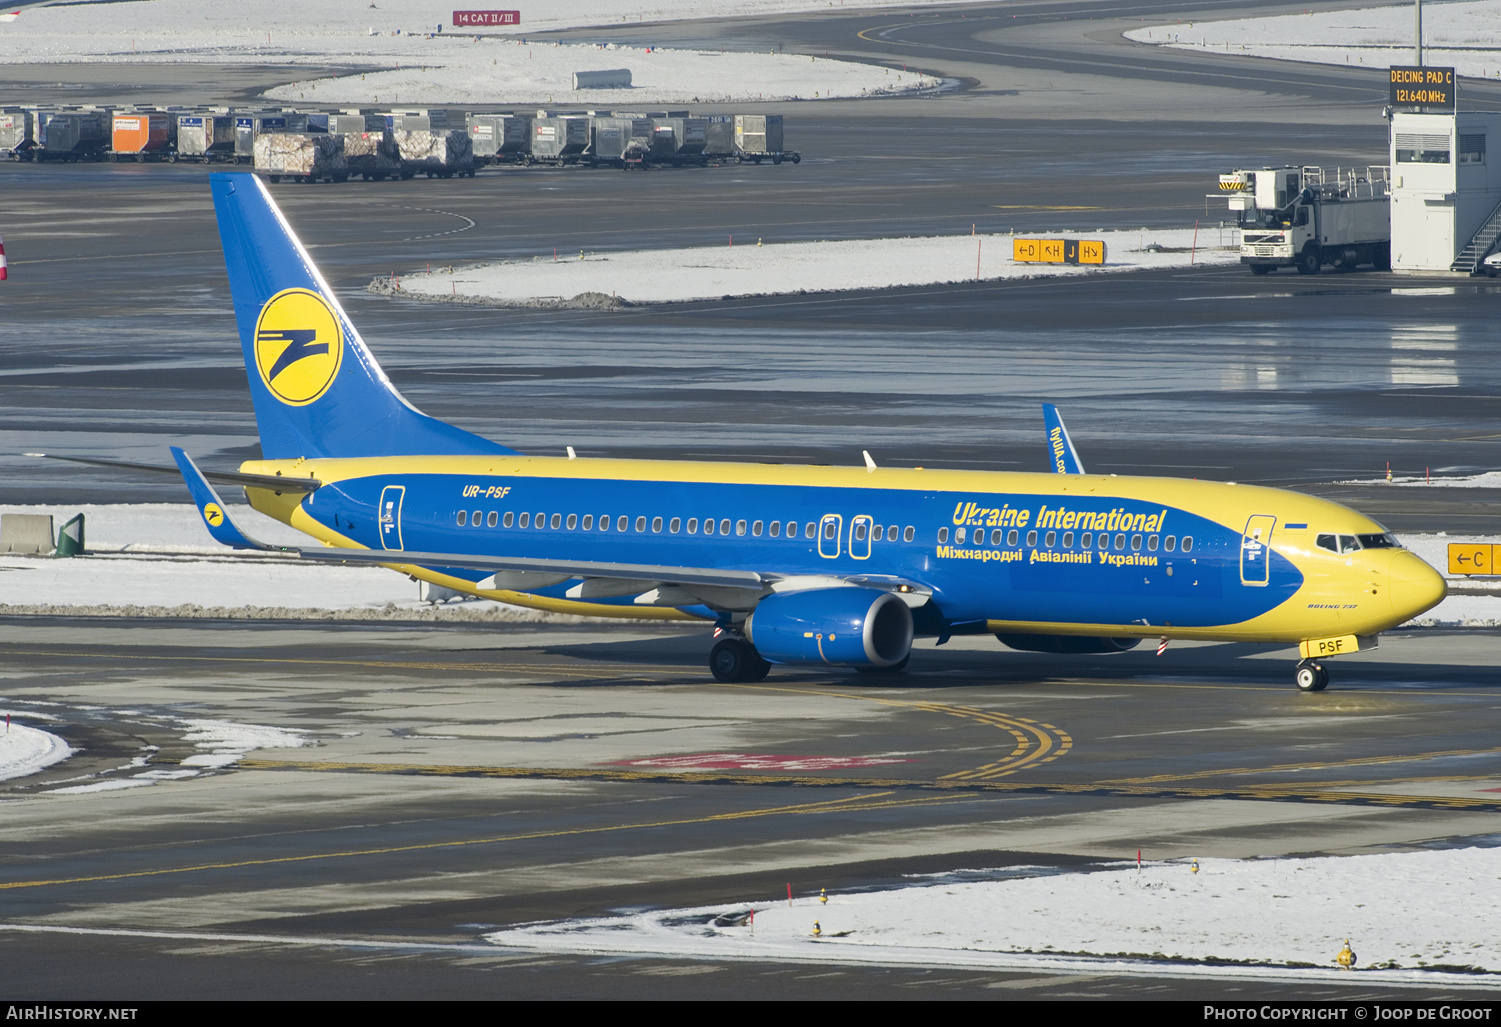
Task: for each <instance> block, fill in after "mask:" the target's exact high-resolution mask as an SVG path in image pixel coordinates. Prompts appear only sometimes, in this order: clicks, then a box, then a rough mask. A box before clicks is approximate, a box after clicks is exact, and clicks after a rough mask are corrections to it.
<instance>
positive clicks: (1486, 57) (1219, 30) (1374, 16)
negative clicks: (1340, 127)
mask: <svg viewBox="0 0 1501 1027" xmlns="http://www.w3.org/2000/svg"><path fill="white" fill-rule="evenodd" d="M1412 28H1413V26H1412V4H1410V3H1404V4H1398V5H1393V6H1390V7H1372V8H1365V9H1362V10H1353V11H1344V10H1341V11H1324V12H1320V13H1317V14H1306V13H1305V14H1289V15H1283V16H1281V17H1276V18H1244V19H1241V20H1239V21H1201V22H1175V23H1173V24H1169V25H1155V26H1153V27H1151V28H1140V29H1133V30H1132V31H1130V32H1127V33H1126V38H1127V39H1131V40H1134V41H1136V42H1138V43H1152V44H1155V45H1158V46H1171V47H1176V48H1178V49H1182V50H1200V51H1204V52H1208V53H1228V54H1236V55H1240V56H1253V57H1274V58H1277V59H1279V60H1287V61H1310V62H1313V63H1316V64H1347V65H1352V66H1355V67H1360V66H1366V67H1369V68H1370V69H1371V71H1372V73H1373V74H1380V75H1382V76H1383V80H1384V77H1385V74H1386V69H1387V68H1388V67H1389V66H1390V65H1393V64H1411V63H1412V43H1413V38H1412ZM1498 37H1501V4H1497V3H1496V2H1495V0H1474V2H1470V3H1428V4H1424V5H1423V63H1424V64H1428V65H1434V66H1438V67H1448V66H1453V67H1454V69H1455V71H1456V72H1457V73H1458V74H1460V75H1468V76H1472V77H1476V78H1501V49H1498V48H1497V47H1496V40H1497V38H1498Z"/></svg>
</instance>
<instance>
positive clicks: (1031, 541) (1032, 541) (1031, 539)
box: [1027, 531, 1037, 546]
mask: <svg viewBox="0 0 1501 1027" xmlns="http://www.w3.org/2000/svg"><path fill="white" fill-rule="evenodd" d="M1027 545H1028V546H1035V545H1037V532H1035V531H1029V532H1027Z"/></svg>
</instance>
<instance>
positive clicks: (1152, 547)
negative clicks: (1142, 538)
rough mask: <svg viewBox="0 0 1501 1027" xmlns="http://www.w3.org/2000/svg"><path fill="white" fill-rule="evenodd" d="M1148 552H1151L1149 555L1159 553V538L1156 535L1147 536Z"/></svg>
mask: <svg viewBox="0 0 1501 1027" xmlns="http://www.w3.org/2000/svg"><path fill="white" fill-rule="evenodd" d="M1147 552H1149V553H1155V552H1157V536H1156V535H1148V536H1147Z"/></svg>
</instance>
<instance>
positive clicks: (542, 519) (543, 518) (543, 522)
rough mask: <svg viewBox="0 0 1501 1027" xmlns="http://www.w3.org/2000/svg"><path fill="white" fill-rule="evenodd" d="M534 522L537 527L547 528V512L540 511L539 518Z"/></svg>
mask: <svg viewBox="0 0 1501 1027" xmlns="http://www.w3.org/2000/svg"><path fill="white" fill-rule="evenodd" d="M532 523H533V524H534V525H536V526H537V527H539V528H545V527H547V514H545V513H539V514H538V515H537V519H536V520H535V521H533V522H532Z"/></svg>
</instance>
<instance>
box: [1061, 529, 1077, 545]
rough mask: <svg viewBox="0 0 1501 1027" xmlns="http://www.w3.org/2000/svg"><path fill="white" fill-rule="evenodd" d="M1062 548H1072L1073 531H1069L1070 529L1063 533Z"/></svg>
mask: <svg viewBox="0 0 1501 1027" xmlns="http://www.w3.org/2000/svg"><path fill="white" fill-rule="evenodd" d="M1063 548H1064V549H1072V548H1074V533H1073V532H1071V531H1065V532H1064V533H1063Z"/></svg>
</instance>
